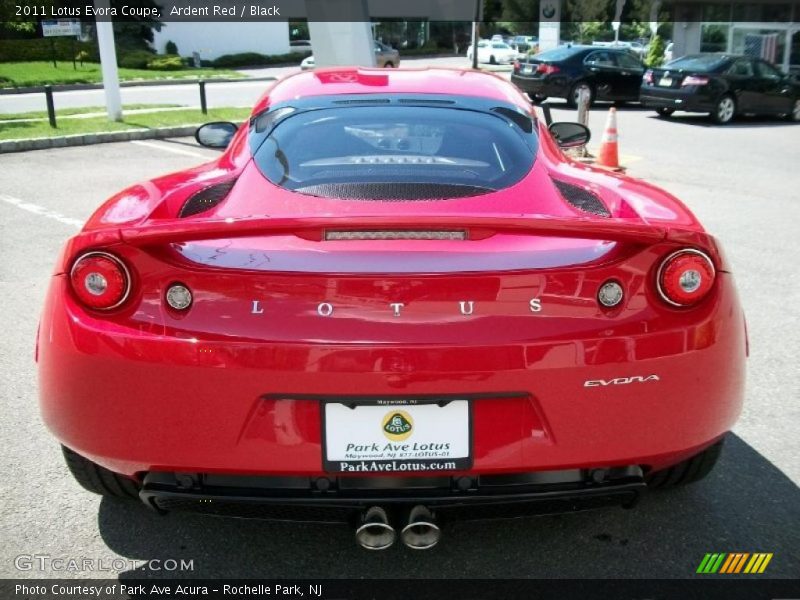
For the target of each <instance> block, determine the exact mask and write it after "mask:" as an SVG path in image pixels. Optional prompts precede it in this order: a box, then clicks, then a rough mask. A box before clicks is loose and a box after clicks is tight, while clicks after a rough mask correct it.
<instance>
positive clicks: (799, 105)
mask: <svg viewBox="0 0 800 600" xmlns="http://www.w3.org/2000/svg"><path fill="white" fill-rule="evenodd" d="M786 119H787V120H788V121H791V122H792V123H800V98H795V99H794V104H792V112H790V113H789V114H787V115H786Z"/></svg>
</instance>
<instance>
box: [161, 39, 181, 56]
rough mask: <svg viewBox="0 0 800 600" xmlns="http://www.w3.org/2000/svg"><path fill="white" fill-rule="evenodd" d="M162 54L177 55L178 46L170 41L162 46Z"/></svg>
mask: <svg viewBox="0 0 800 600" xmlns="http://www.w3.org/2000/svg"><path fill="white" fill-rule="evenodd" d="M164 54H178V46H177V45H176V44H175V42H173V41H172V40H169V41H168V42H167V43H166V44H164Z"/></svg>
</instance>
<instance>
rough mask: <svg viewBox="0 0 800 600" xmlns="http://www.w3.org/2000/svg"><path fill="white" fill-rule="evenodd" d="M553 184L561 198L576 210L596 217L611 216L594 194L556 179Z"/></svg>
mask: <svg viewBox="0 0 800 600" xmlns="http://www.w3.org/2000/svg"><path fill="white" fill-rule="evenodd" d="M553 184H554V185H555V186H556V188H557V189H558V192H559V193H560V194H561V197H562V198H563V199H564V200H566V201H567V202H568V203H569V204H571V205H572V206H574V207H575V208H577V209H578V210H582V211H583V212H587V213H590V214H593V215H597V216H598V217H610V216H611V213H610V212H609V211H608V208H606V205H605V204H603V202H602V200H600V198H598V197H597V195H596V194H595V193H593V192H591V191H589V190H587V189H586V188H582V187H581V186H579V185H574V184H572V183H567V182H566V181H559V180H558V179H553Z"/></svg>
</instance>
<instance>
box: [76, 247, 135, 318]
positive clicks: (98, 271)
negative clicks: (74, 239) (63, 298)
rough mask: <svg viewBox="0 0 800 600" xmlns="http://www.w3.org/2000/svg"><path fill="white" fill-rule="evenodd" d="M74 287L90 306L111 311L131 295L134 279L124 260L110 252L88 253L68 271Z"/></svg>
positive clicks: (80, 297) (81, 299)
mask: <svg viewBox="0 0 800 600" xmlns="http://www.w3.org/2000/svg"><path fill="white" fill-rule="evenodd" d="M69 278H70V282H71V283H72V289H73V291H74V292H75V295H76V296H78V298H79V299H80V301H81V302H83V303H84V304H85V305H86V306H88V307H89V308H93V309H95V310H110V309H112V308H116V307H117V306H119V305H120V304H122V303H123V302H125V299H126V298H127V297H128V293H129V292H130V286H131V278H130V273H129V272H128V269H127V268H126V267H125V265H124V264H123V262H122V261H121V260H120V259H118V258H117V257H116V256H114V255H112V254H108V253H107V252H88V253H86V254H84V255H83V256H81V257H80V258H78V260H76V261H75V264H74V265H73V266H72V270H71V271H70V274H69Z"/></svg>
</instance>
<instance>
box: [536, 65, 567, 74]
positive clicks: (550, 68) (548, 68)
mask: <svg viewBox="0 0 800 600" xmlns="http://www.w3.org/2000/svg"><path fill="white" fill-rule="evenodd" d="M560 70H561V69H559V68H558V67H557V66H555V65H546V64H544V63H541V64H540V65H539V66H538V67H536V72H537V73H543V74H544V75H552V74H553V73H558V72H559V71H560Z"/></svg>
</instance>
